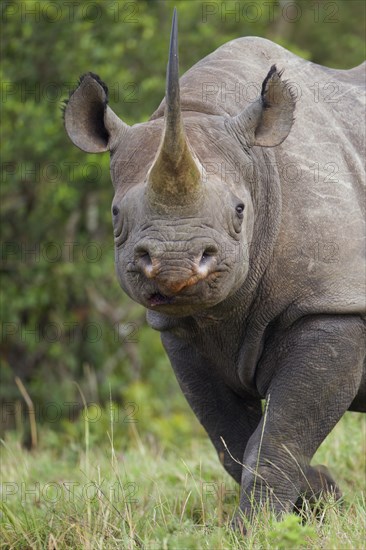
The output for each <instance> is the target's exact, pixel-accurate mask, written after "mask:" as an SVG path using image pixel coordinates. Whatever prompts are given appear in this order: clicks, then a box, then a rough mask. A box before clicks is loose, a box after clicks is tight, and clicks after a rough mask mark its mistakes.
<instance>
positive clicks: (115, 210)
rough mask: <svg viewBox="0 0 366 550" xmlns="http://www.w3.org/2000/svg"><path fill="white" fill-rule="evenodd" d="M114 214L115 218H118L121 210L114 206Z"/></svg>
mask: <svg viewBox="0 0 366 550" xmlns="http://www.w3.org/2000/svg"><path fill="white" fill-rule="evenodd" d="M112 214H113V216H118V214H119V208H118V206H113V208H112Z"/></svg>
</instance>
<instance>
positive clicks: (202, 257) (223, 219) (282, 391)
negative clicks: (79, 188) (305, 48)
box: [65, 15, 366, 517]
mask: <svg viewBox="0 0 366 550" xmlns="http://www.w3.org/2000/svg"><path fill="white" fill-rule="evenodd" d="M364 68H365V64H364V65H363V66H360V67H356V68H354V69H351V70H335V69H329V68H327V67H322V66H320V65H316V64H314V63H311V62H309V61H305V60H303V59H301V58H299V57H297V56H296V55H294V54H293V53H291V52H289V51H287V50H285V49H284V48H282V47H280V46H278V45H276V44H274V43H272V42H270V41H268V40H265V39H262V38H254V37H245V38H240V39H238V40H233V41H232V42H229V43H227V44H225V45H224V46H222V47H220V48H219V49H218V50H216V51H215V52H213V53H212V54H211V55H209V56H208V57H206V58H204V59H203V60H201V61H200V62H199V63H197V64H196V65H195V66H194V67H193V68H192V69H191V70H189V71H188V72H187V73H186V74H185V75H184V76H183V77H182V78H181V80H180V82H179V77H178V55H177V23H176V17H175V15H174V17H173V27H172V36H171V46H170V54H169V63H168V70H167V88H166V97H165V100H164V101H163V102H162V103H161V105H160V107H159V108H158V110H157V111H156V112H155V113H154V114H153V116H152V117H151V119H150V120H149V121H148V122H147V123H144V124H137V125H135V126H132V127H130V126H128V125H127V124H125V123H124V122H123V121H122V120H120V119H119V118H118V116H117V115H116V114H115V113H114V112H113V111H112V110H111V108H110V107H109V106H108V90H107V87H106V85H105V84H104V83H103V82H102V81H101V80H100V79H99V77H97V76H96V75H94V74H93V73H88V74H86V75H85V76H83V77H82V78H81V80H80V84H79V86H78V88H77V89H76V90H75V91H74V92H73V93H72V95H71V96H70V99H69V101H68V103H67V106H66V109H65V125H66V130H67V133H68V134H69V136H70V138H71V140H72V141H73V142H74V144H75V145H77V146H78V147H79V148H81V149H83V150H84V151H87V152H92V153H96V152H103V151H109V152H110V154H111V174H112V180H113V185H114V188H115V197H114V200H113V206H112V214H113V225H114V234H115V258H116V266H117V273H118V277H119V280H120V283H121V286H122V288H123V289H124V290H125V291H126V292H127V294H128V295H129V296H130V297H131V298H132V299H133V300H136V301H137V302H139V303H140V304H142V305H144V306H145V307H146V308H147V309H148V312H147V319H148V322H149V324H150V325H151V326H152V327H153V328H155V329H157V330H159V331H161V336H162V341H163V344H164V347H165V349H166V351H167V353H168V355H169V358H170V361H171V363H172V366H173V368H174V370H175V373H176V376H177V378H178V381H179V384H180V386H181V388H182V390H183V392H184V394H185V396H186V398H187V400H188V402H189V404H190V405H191V407H192V409H193V411H194V412H195V414H196V415H197V417H198V418H199V420H200V422H201V423H202V424H203V426H204V427H205V429H206V430H207V432H208V434H209V436H210V438H211V440H212V442H213V444H214V446H215V447H216V449H217V451H218V453H219V454H220V455H221V456H223V463H224V466H225V468H226V470H227V471H228V472H229V473H230V474H231V475H232V476H233V477H234V479H235V480H236V481H237V482H238V483H241V499H240V509H241V514H240V515H241V516H244V517H250V516H251V514H252V513H253V512H254V510H255V509H257V508H258V506H257V505H259V504H264V503H265V502H267V504H268V503H269V505H270V506H271V508H272V509H273V510H274V511H275V512H276V513H277V514H279V513H281V512H283V511H289V510H291V509H293V507H294V506H296V504H297V503H299V502H300V501H301V498H302V496H304V495H305V496H306V497H307V498H309V499H311V496H312V495H313V494H315V495H318V494H319V493H320V492H321V491H322V490H330V489H332V490H334V491H335V493H336V495H337V494H338V489H337V486H336V485H335V484H334V482H333V481H332V478H331V477H330V475H329V474H328V473H327V471H326V470H325V469H324V468H322V467H319V468H314V467H312V466H310V461H311V458H312V456H313V455H314V453H315V451H316V450H317V448H318V446H319V445H320V443H321V442H322V441H323V439H324V438H325V437H326V436H327V435H328V434H329V432H330V431H331V430H332V428H333V427H334V426H335V424H336V423H337V422H338V420H339V419H340V418H341V417H342V415H343V414H344V413H345V411H347V410H353V411H365V410H366V374H365V339H364V336H365V266H364V256H365V248H364V237H365V232H364V227H363V220H364V211H363V207H364V204H363V200H364V198H365V197H364V166H363V160H364V156H365V149H364V147H365V141H364V126H363V124H362V120H363V118H364V103H363V100H364V87H365V86H364V84H365V72H364ZM268 71H269V72H268ZM283 71H284V73H285V75H286V78H287V80H283V79H282V72H283ZM266 74H267V76H266ZM255 90H257V91H258V97H257V98H256V99H253V93H254V92H255ZM180 96H181V97H180ZM295 103H296V122H295V123H294V112H295ZM263 399H265V400H266V408H265V413H264V412H263V410H262V405H261V400H263Z"/></svg>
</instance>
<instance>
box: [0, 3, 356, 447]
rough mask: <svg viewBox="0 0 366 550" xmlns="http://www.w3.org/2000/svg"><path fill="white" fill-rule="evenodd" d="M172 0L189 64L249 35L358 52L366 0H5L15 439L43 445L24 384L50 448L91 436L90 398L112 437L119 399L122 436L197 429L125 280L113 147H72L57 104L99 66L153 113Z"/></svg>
mask: <svg viewBox="0 0 366 550" xmlns="http://www.w3.org/2000/svg"><path fill="white" fill-rule="evenodd" d="M174 5H177V8H178V15H179V41H180V68H181V74H183V72H185V71H186V70H187V69H188V68H189V67H191V66H192V65H193V64H194V63H195V62H197V61H198V60H200V59H201V58H202V57H204V56H205V55H207V54H209V53H210V52H211V51H213V50H214V49H215V48H217V47H219V46H220V45H221V44H224V43H225V42H227V41H228V40H231V39H234V38H237V37H240V36H246V35H257V36H263V37H265V38H268V39H270V40H273V41H275V42H277V43H279V44H281V45H283V46H284V47H286V48H288V49H289V50H291V51H293V52H295V53H296V54H298V55H301V56H302V57H304V58H306V59H309V60H311V61H313V62H316V63H320V64H322V65H328V66H330V67H336V68H351V67H353V66H355V65H358V64H359V63H361V62H362V61H363V60H364V54H365V51H364V27H365V2H364V1H363V0H335V1H327V0H316V1H313V2H309V1H307V0H296V1H289V0H278V1H275V0H256V1H254V2H253V1H252V2H250V1H245V0H244V1H240V2H239V1H226V2H221V1H213V2H203V1H198V0H195V1H185V0H183V1H182V0H181V1H171V0H167V1H156V0H149V1H148V0H140V1H138V2H134V1H119V0H118V1H117V0H93V1H89V0H78V1H74V0H71V1H68V2H66V1H64V0H53V1H47V0H40V1H35V0H5V1H3V2H2V3H1V5H0V9H1V25H2V28H1V48H2V63H1V82H2V85H1V94H2V95H1V111H2V125H1V144H2V159H1V220H2V245H1V257H0V261H1V263H0V267H1V276H2V286H1V321H2V334H1V342H0V352H1V389H0V401H1V406H2V409H1V410H2V414H1V430H2V432H3V434H4V433H5V432H6V433H7V435H6V438H8V439H6V440H9V438H10V439H11V438H12V437H15V438H16V439H17V440H20V441H21V443H22V445H24V446H26V447H32V445H33V447H34V446H35V440H34V433H33V434H32V432H31V429H30V428H31V425H30V421H29V418H30V417H29V404H28V406H27V404H26V401H25V399H24V395H25V393H24V391H23V395H22V394H21V391H20V388H21V387H22V385H21V384H23V385H24V387H25V390H26V392H27V394H28V396H29V397H30V399H31V400H32V403H33V406H34V409H35V412H34V418H35V420H36V425H37V429H38V436H39V435H40V433H41V438H40V441H39V437H38V445H40V446H41V447H42V446H43V448H48V449H50V448H54V447H60V448H61V447H62V446H69V447H72V445H73V444H75V441H77V440H78V439H82V438H84V436H85V426H84V425H83V422H80V418H81V416H80V412H81V411H82V410H83V408H84V406H85V403H86V404H87V406H88V407H89V409H88V410H89V411H90V415H91V416H90V417H92V416H93V415H94V417H93V418H94V419H97V420H98V422H95V425H94V428H93V431H92V432H91V433H90V434H89V435H90V438H91V439H90V440H88V442H89V443H88V444H90V445H98V444H100V445H102V444H103V442H105V433H106V431H107V430H108V429H109V427H110V415H109V414H102V411H107V410H109V408H110V404H111V403H112V404H113V406H115V407H116V410H118V411H119V422H116V427H115V431H114V445H115V446H118V447H119V448H120V449H128V448H129V446H130V445H131V444H133V445H135V444H136V441H137V439H136V438H137V436H136V433H137V432H138V438H140V437H143V438H144V437H145V438H146V441H148V442H149V444H151V445H157V444H158V443H159V445H164V446H165V448H169V447H171V446H174V445H180V446H181V447H184V446H186V445H188V442H189V441H190V440H191V438H192V437H193V436H194V437H201V436H202V435H203V432H202V430H201V428H200V426H199V425H198V423H197V421H196V420H195V418H194V416H193V414H192V413H191V411H190V410H189V408H188V406H187V404H186V403H185V401H184V398H183V397H182V395H181V393H180V390H179V388H178V386H177V383H176V381H175V379H174V375H173V372H172V370H171V369H170V366H169V364H168V361H167V359H166V357H165V355H164V353H163V350H162V347H161V344H160V339H159V335H158V334H157V333H154V332H153V331H152V330H151V329H148V328H147V327H146V326H145V314H144V311H143V310H142V308H140V307H139V306H137V305H135V304H133V303H132V302H131V301H130V300H129V299H128V298H127V297H126V296H125V295H124V294H123V293H122V291H121V289H120V288H119V286H118V284H117V281H116V277H115V273H114V257H113V239H112V227H111V219H110V218H111V216H110V204H111V201H112V197H113V192H112V186H111V183H110V176H109V157H108V155H86V154H84V153H83V152H81V151H79V150H78V149H76V148H75V147H74V146H72V144H71V142H70V141H69V139H68V138H67V136H66V133H65V131H64V128H63V123H62V116H61V107H62V101H63V99H65V98H67V97H68V94H69V92H70V91H71V90H72V89H73V88H75V86H76V84H77V80H78V77H79V76H80V75H81V74H83V73H85V72H87V71H93V72H95V73H97V74H98V75H99V76H100V77H101V78H102V79H103V80H104V81H105V82H106V83H107V84H108V86H109V89H110V105H111V107H112V108H113V110H114V111H115V112H116V113H117V114H118V115H119V116H120V117H121V118H123V120H124V121H126V122H127V123H128V124H134V123H138V122H142V121H146V120H147V119H148V118H149V116H150V115H151V114H152V112H153V111H154V110H155V108H156V107H157V106H158V105H159V103H160V101H161V99H162V98H163V96H164V86H165V68H166V61H167V52H168V43H169V33H170V24H171V15H172V10H173V7H174ZM16 380H18V382H16ZM19 380H20V382H19ZM83 400H84V401H85V403H84V401H83ZM93 407H94V409H93ZM99 407H100V408H99ZM84 410H85V409H84ZM121 411H122V413H123V414H122V416H121ZM98 415H99V416H98ZM121 419H122V420H121ZM121 422H124V426H123V429H121V425H120V423H121ZM135 422H136V423H135ZM357 422H358V420H357ZM126 425H128V429H126ZM360 425H361V422H360ZM131 430H132V431H131ZM136 430H137V431H136ZM131 434H132V435H131ZM133 434H135V435H133ZM88 437H89V436H88ZM131 441H132V443H131ZM157 442H158V443H157ZM19 452H20V451H19Z"/></svg>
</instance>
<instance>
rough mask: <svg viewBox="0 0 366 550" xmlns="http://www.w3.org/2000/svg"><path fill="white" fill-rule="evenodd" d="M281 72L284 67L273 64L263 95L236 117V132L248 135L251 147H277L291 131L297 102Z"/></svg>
mask: <svg viewBox="0 0 366 550" xmlns="http://www.w3.org/2000/svg"><path fill="white" fill-rule="evenodd" d="M281 75H282V71H278V70H277V67H276V65H272V67H271V69H270V71H269V73H268V74H267V76H266V78H265V79H264V81H263V84H262V91H261V95H260V97H259V98H258V99H257V100H256V101H254V102H253V103H251V104H250V105H249V106H248V107H246V108H245V109H244V110H243V111H242V112H241V113H240V114H239V115H237V116H236V117H234V118H233V119H232V123H233V127H234V128H235V130H236V132H238V133H239V134H241V135H242V136H244V138H245V141H246V144H247V145H248V146H249V147H252V146H254V145H260V146H262V147H274V146H275V145H279V144H280V143H282V142H283V141H284V140H285V139H286V138H287V136H288V134H289V133H290V130H291V127H292V124H293V122H294V111H295V103H296V102H295V98H294V95H293V93H292V91H291V89H290V87H289V85H288V84H287V83H286V82H285V81H283V80H281Z"/></svg>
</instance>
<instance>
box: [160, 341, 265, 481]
mask: <svg viewBox="0 0 366 550" xmlns="http://www.w3.org/2000/svg"><path fill="white" fill-rule="evenodd" d="M162 342H163V344H164V347H165V349H166V351H167V353H168V356H169V359H170V362H171V364H172V366H173V369H174V371H175V375H176V377H177V380H178V382H179V385H180V387H181V389H182V391H183V393H184V395H185V397H186V399H187V401H188V403H189V404H190V406H191V408H192V409H193V412H194V413H195V414H196V416H197V418H198V420H199V421H200V422H201V424H202V425H203V427H204V428H205V430H206V431H207V433H208V435H209V437H210V439H211V441H212V443H213V445H214V446H215V448H216V451H217V453H218V455H219V457H220V460H221V461H222V463H223V466H224V468H225V469H226V471H227V472H228V473H229V474H230V475H231V476H232V477H233V478H234V479H235V480H236V481H237V482H238V483H240V480H241V475H242V466H241V462H242V459H243V454H244V450H245V447H246V445H247V442H248V440H249V438H250V437H251V436H252V434H253V433H254V431H255V429H256V428H257V426H258V424H259V422H260V420H261V417H262V407H261V402H260V399H253V397H251V396H248V399H243V398H241V397H239V396H238V395H237V394H236V393H234V392H233V391H232V390H231V389H230V388H229V387H228V386H227V385H226V384H225V383H224V382H223V381H222V380H221V379H219V378H218V377H217V375H215V372H214V369H213V368H212V365H210V364H209V363H208V362H207V361H206V360H205V359H204V358H203V357H201V356H200V355H199V354H198V352H197V351H196V350H195V349H194V348H193V347H191V346H189V345H187V344H186V343H185V342H182V341H181V340H180V339H178V338H176V337H174V336H173V335H171V334H169V333H163V334H162ZM222 440H224V442H225V444H224V443H223V441H222ZM228 451H229V452H228Z"/></svg>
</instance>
